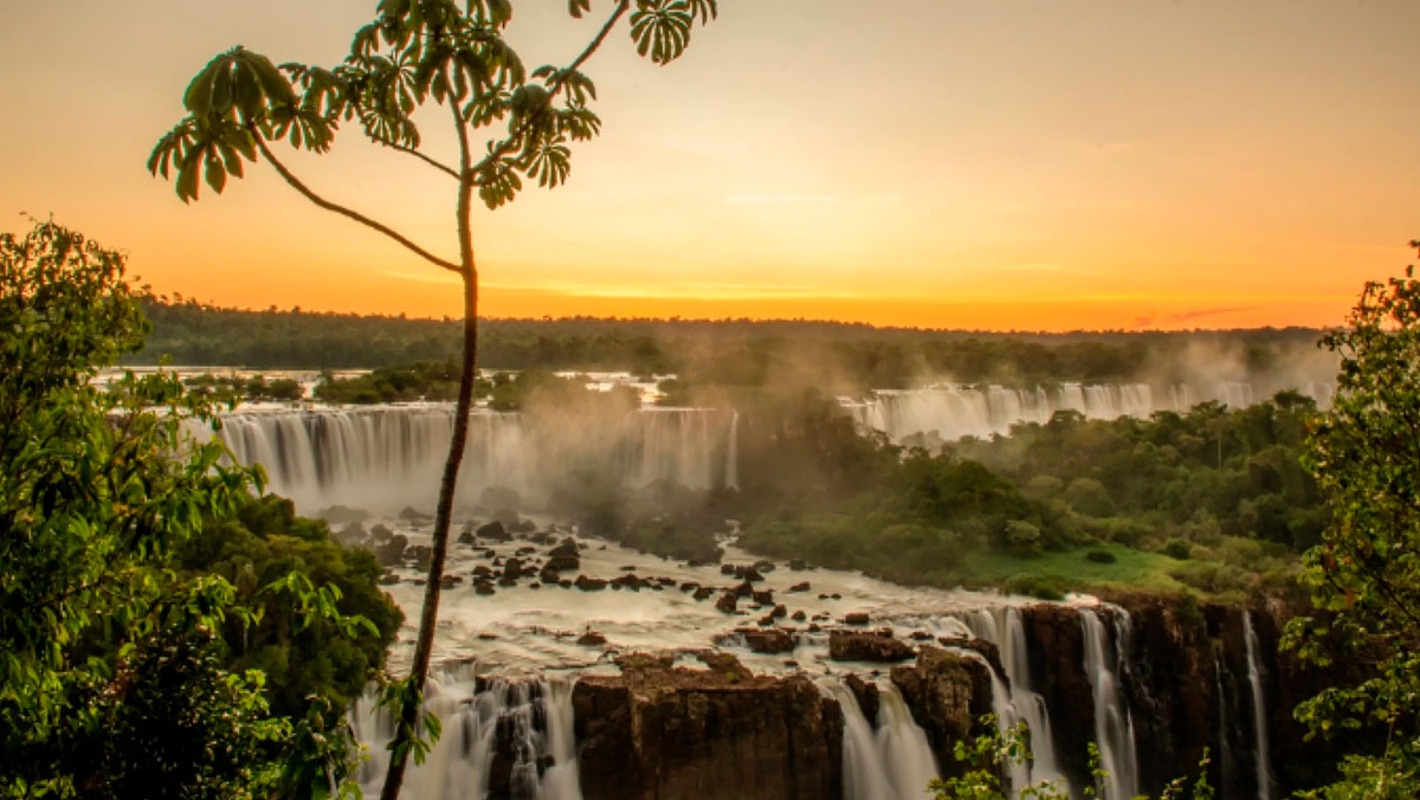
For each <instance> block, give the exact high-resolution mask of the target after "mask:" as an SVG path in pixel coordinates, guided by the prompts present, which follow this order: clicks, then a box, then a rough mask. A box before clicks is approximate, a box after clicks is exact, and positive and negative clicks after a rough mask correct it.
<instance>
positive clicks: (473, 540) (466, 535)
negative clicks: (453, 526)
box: [458, 528, 478, 545]
mask: <svg viewBox="0 0 1420 800" xmlns="http://www.w3.org/2000/svg"><path fill="white" fill-rule="evenodd" d="M458 542H459V544H467V545H474V544H478V537H477V536H474V535H473V531H471V530H469V529H468V528H464V529H463V531H462V532H461V533H459V539H458Z"/></svg>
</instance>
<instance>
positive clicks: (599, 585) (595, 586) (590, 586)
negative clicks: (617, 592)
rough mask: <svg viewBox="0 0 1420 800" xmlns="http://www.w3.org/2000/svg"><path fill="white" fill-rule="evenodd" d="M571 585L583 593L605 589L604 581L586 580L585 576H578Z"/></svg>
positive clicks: (596, 579)
mask: <svg viewBox="0 0 1420 800" xmlns="http://www.w3.org/2000/svg"><path fill="white" fill-rule="evenodd" d="M572 585H573V586H575V587H577V588H578V589H581V590H582V591H584V592H599V591H601V590H602V589H605V588H606V581H604V580H602V579H601V578H588V577H587V576H586V575H578V576H577V580H575V581H573V582H572Z"/></svg>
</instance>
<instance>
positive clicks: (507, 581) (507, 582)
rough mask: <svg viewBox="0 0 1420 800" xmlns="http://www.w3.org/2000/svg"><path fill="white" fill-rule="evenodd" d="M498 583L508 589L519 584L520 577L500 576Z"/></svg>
mask: <svg viewBox="0 0 1420 800" xmlns="http://www.w3.org/2000/svg"><path fill="white" fill-rule="evenodd" d="M498 585H499V586H502V587H505V588H508V589H511V588H513V587H514V586H517V585H518V579H517V578H507V577H504V578H499V579H498Z"/></svg>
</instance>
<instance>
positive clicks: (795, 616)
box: [789, 608, 809, 622]
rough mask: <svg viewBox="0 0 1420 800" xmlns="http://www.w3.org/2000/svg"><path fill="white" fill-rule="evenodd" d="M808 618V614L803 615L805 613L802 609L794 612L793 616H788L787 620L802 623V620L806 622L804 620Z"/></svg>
mask: <svg viewBox="0 0 1420 800" xmlns="http://www.w3.org/2000/svg"><path fill="white" fill-rule="evenodd" d="M808 618H809V615H808V614H805V613H804V610H803V609H802V608H801V609H799V610H798V611H795V612H794V613H793V614H791V615H789V619H792V620H794V621H795V622H803V621H804V620H806V619H808Z"/></svg>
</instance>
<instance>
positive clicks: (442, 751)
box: [351, 675, 582, 800]
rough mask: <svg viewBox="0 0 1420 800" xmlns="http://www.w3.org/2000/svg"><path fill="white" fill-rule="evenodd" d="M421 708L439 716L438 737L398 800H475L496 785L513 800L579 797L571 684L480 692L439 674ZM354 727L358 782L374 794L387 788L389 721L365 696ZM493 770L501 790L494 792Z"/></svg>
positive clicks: (462, 679)
mask: <svg viewBox="0 0 1420 800" xmlns="http://www.w3.org/2000/svg"><path fill="white" fill-rule="evenodd" d="M425 707H426V708H427V709H428V710H429V711H430V712H432V713H434V714H437V715H438V716H439V720H440V722H441V723H442V724H443V735H442V736H441V737H440V738H439V741H438V742H437V743H436V744H435V745H434V747H433V749H432V750H431V751H430V753H429V755H428V758H427V759H426V760H425V761H424V763H423V764H422V765H417V766H416V765H411V767H410V770H409V772H408V773H406V774H405V778H404V787H403V789H402V790H401V791H400V797H401V798H405V799H406V800H444V798H480V797H484V796H486V795H487V794H489V792H490V788H493V789H496V790H497V791H496V793H497V794H499V795H506V796H508V797H511V798H515V800H581V796H582V795H581V790H580V788H579V787H578V782H577V759H576V743H575V741H574V740H573V739H574V735H575V734H574V732H573V719H572V687H571V685H570V684H564V683H558V682H549V681H543V682H538V683H514V682H507V681H494V682H492V684H491V685H489V686H488V687H487V688H485V689H483V690H482V691H478V689H477V682H476V681H475V680H472V679H470V678H469V677H468V676H461V675H454V676H444V677H443V678H441V679H438V680H435V681H434V682H433V686H432V687H431V692H430V696H429V698H428V699H427V700H426V701H425ZM351 722H352V724H353V725H354V727H355V733H356V736H358V737H359V738H360V740H361V742H362V743H364V744H365V745H367V746H368V751H369V754H370V759H369V761H367V762H366V763H365V764H364V766H363V767H362V769H361V774H360V785H361V787H362V788H363V789H364V791H365V795H366V796H367V797H373V796H375V795H376V794H378V793H379V789H380V786H382V785H383V783H384V777H385V769H386V768H387V766H388V763H389V757H388V753H387V751H386V750H385V749H384V748H385V745H386V744H387V743H388V741H389V739H390V738H391V737H392V735H393V729H394V724H393V719H392V716H391V715H390V713H389V711H388V710H386V709H375V708H374V701H373V698H372V697H365V698H361V700H360V701H358V702H357V703H356V706H355V709H354V710H353V711H352V712H351ZM499 759H502V760H503V761H504V762H505V763H504V764H503V765H502V767H501V769H500V768H498V764H497V762H498V760H499ZM495 773H499V775H498V776H497V777H498V779H499V780H500V785H499V786H497V787H491V780H492V779H494V778H495ZM502 781H506V786H504V785H501V782H502Z"/></svg>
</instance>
